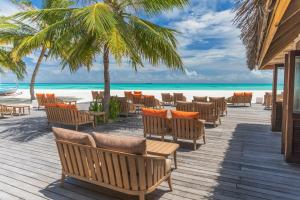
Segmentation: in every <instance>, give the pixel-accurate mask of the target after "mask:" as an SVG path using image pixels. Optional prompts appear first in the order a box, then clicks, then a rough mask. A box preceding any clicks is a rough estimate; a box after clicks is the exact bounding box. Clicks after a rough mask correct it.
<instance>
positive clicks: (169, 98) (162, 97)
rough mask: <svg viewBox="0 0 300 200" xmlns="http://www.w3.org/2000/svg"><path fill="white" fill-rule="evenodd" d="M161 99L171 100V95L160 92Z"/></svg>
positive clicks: (164, 100)
mask: <svg viewBox="0 0 300 200" xmlns="http://www.w3.org/2000/svg"><path fill="white" fill-rule="evenodd" d="M161 99H162V101H163V102H169V103H170V102H172V101H173V96H172V95H171V94H170V93H161Z"/></svg>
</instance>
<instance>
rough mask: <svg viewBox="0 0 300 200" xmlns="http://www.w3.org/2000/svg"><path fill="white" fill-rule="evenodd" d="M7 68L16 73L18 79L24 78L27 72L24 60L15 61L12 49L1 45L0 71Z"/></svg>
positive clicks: (2, 71)
mask: <svg viewBox="0 0 300 200" xmlns="http://www.w3.org/2000/svg"><path fill="white" fill-rule="evenodd" d="M6 70H9V71H12V72H13V73H15V74H16V76H17V78H18V79H23V78H24V75H25V74H26V65H25V63H24V62H23V61H22V60H19V61H17V62H14V61H13V60H12V58H11V54H10V51H9V50H8V49H7V48H5V47H0V73H4V71H6Z"/></svg>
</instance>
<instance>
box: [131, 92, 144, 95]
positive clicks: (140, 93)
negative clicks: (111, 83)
mask: <svg viewBox="0 0 300 200" xmlns="http://www.w3.org/2000/svg"><path fill="white" fill-rule="evenodd" d="M133 94H139V95H142V91H134V92H133Z"/></svg>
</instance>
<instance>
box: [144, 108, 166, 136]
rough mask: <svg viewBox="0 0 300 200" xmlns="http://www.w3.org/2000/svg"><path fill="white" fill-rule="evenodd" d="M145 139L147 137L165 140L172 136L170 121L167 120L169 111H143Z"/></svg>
mask: <svg viewBox="0 0 300 200" xmlns="http://www.w3.org/2000/svg"><path fill="white" fill-rule="evenodd" d="M142 111H143V116H142V118H143V127H144V137H147V135H150V137H151V136H152V135H157V136H161V140H162V141H163V140H164V137H165V136H166V135H169V134H170V120H169V119H168V118H167V110H153V109H145V108H143V109H142Z"/></svg>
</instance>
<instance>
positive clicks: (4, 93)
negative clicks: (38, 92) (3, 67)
mask: <svg viewBox="0 0 300 200" xmlns="http://www.w3.org/2000/svg"><path fill="white" fill-rule="evenodd" d="M17 90H18V87H12V88H0V96H8V95H12V94H15V93H16V92H17Z"/></svg>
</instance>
